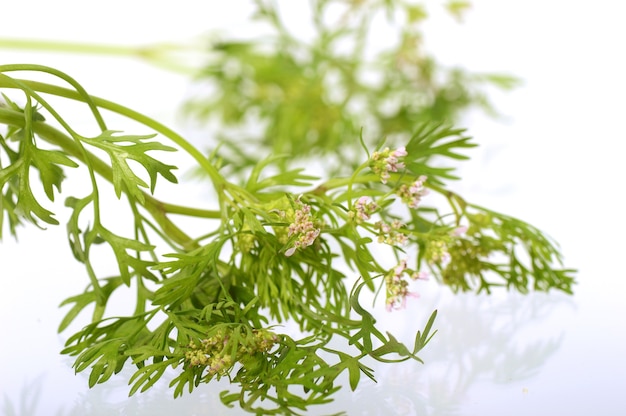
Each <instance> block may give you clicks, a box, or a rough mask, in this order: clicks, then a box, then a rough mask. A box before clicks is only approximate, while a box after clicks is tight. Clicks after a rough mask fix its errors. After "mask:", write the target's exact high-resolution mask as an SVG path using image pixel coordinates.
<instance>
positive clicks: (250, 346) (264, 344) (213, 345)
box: [185, 326, 278, 375]
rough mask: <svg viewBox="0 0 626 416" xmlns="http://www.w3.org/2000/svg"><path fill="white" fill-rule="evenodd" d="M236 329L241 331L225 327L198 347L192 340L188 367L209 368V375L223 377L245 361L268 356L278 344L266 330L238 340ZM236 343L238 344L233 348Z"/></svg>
mask: <svg viewBox="0 0 626 416" xmlns="http://www.w3.org/2000/svg"><path fill="white" fill-rule="evenodd" d="M236 330H239V329H232V328H230V327H225V326H224V327H220V328H219V329H218V330H217V332H216V333H215V334H214V335H212V336H211V337H209V338H206V339H203V340H200V343H199V344H197V343H195V342H194V341H191V342H190V343H189V345H188V346H187V348H188V350H187V352H186V353H185V358H186V359H187V361H188V362H189V365H190V366H192V367H199V366H203V367H206V369H207V371H208V373H209V374H210V375H214V374H219V375H224V374H226V373H227V372H228V371H229V370H230V369H231V368H232V366H233V365H234V364H235V363H236V362H238V361H241V360H242V358H246V357H249V356H251V355H254V354H257V353H266V352H268V351H270V350H271V349H272V347H273V346H274V344H275V343H276V342H278V336H277V335H276V334H274V333H273V332H271V331H269V330H266V329H258V330H256V329H255V330H253V331H252V333H251V334H250V336H244V335H245V334H242V333H240V334H239V337H237V338H235V337H234V335H235V334H234V331H236ZM233 341H234V342H236V345H234V348H233ZM233 352H234V354H233Z"/></svg>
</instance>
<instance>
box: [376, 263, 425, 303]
mask: <svg viewBox="0 0 626 416" xmlns="http://www.w3.org/2000/svg"><path fill="white" fill-rule="evenodd" d="M405 274H408V275H409V277H410V279H411V280H417V279H426V277H427V274H426V273H425V272H416V271H414V270H411V269H409V268H408V267H407V260H406V259H403V260H400V262H399V263H398V264H397V265H396V266H395V267H394V268H393V269H391V270H390V271H389V272H387V275H385V285H386V289H387V300H386V304H387V310H388V311H391V310H394V309H403V308H405V307H406V298H407V297H413V298H417V297H419V295H418V294H417V293H416V292H410V291H409V282H408V281H407V280H406V279H404V275H405Z"/></svg>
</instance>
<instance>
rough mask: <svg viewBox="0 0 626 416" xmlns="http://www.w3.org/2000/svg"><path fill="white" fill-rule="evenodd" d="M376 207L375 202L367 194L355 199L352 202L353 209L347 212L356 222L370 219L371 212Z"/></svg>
mask: <svg viewBox="0 0 626 416" xmlns="http://www.w3.org/2000/svg"><path fill="white" fill-rule="evenodd" d="M377 209H378V205H377V204H376V202H374V201H373V200H372V198H370V197H369V196H362V197H360V198H359V199H357V201H356V203H355V204H354V210H351V211H350V212H349V213H348V216H349V217H350V218H352V219H354V220H355V221H356V222H357V224H360V223H361V222H363V221H367V220H369V219H370V217H371V216H372V214H373V213H374V212H375V211H376V210H377Z"/></svg>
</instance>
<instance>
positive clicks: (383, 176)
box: [370, 146, 408, 183]
mask: <svg viewBox="0 0 626 416" xmlns="http://www.w3.org/2000/svg"><path fill="white" fill-rule="evenodd" d="M407 154H408V153H407V152H406V149H405V148H404V146H402V147H399V148H397V149H396V150H393V151H392V150H390V149H389V148H388V147H386V148H385V150H383V151H382V152H374V153H372V156H371V158H370V167H371V169H372V170H373V171H374V173H375V174H377V175H379V176H380V181H381V182H382V183H387V180H389V177H390V176H391V175H390V174H389V172H398V171H399V170H400V169H404V166H405V165H404V162H403V161H402V160H401V159H402V158H404V157H405V156H406V155H407Z"/></svg>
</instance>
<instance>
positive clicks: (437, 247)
mask: <svg viewBox="0 0 626 416" xmlns="http://www.w3.org/2000/svg"><path fill="white" fill-rule="evenodd" d="M466 231H467V227H466V226H464V225H461V226H459V227H456V228H455V229H453V230H452V231H450V233H449V234H448V235H444V236H442V237H440V238H439V239H435V240H432V241H430V242H429V243H428V244H427V245H426V254H425V256H424V257H425V258H426V260H427V261H428V262H429V263H431V264H434V263H436V264H445V263H448V262H449V261H450V260H451V256H450V253H449V252H448V244H449V243H450V240H451V239H450V237H452V238H453V239H454V238H458V237H460V236H461V235H463V234H465V232H466Z"/></svg>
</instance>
